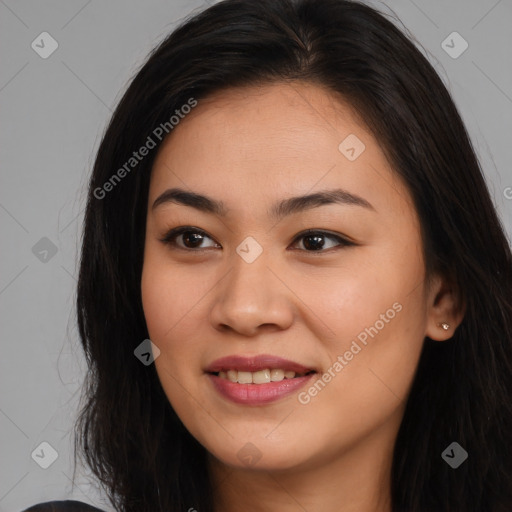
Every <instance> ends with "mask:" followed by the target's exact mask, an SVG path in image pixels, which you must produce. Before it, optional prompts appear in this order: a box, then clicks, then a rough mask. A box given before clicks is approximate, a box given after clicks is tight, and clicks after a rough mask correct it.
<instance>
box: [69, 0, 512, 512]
mask: <svg viewBox="0 0 512 512" xmlns="http://www.w3.org/2000/svg"><path fill="white" fill-rule="evenodd" d="M294 80H301V81H307V82H309V83H313V84H318V85H320V86H322V87H324V88H326V89H327V90H330V91H333V92H335V93H336V94H338V95H339V97H340V99H343V100H345V101H347V102H348V104H350V105H352V106H353V108H354V109H355V111H356V112H358V114H359V115H360V117H361V119H362V120H363V121H364V122H365V123H366V125H367V126H368V128H369V129H370V130H371V132H372V133H373V134H374V136H375V138H376V139H377V141H378V142H379V143H380V144H381V147H382V149H383V151H384V152H385V154H386V156H387V158H388V159H389V161H390V163H391V165H392V167H393V169H394V170H395V172H396V173H397V174H398V175H399V176H400V177H401V179H402V180H403V182H404V183H405V184H406V185H407V187H408V189H409V191H410V193H411V195H412V198H413V200H414V204H415V207H416V209H417V212H418V214H419V217H420V220H421V228H422V237H423V243H424V252H425V261H426V272H427V276H431V275H433V273H434V272H438V273H441V274H442V275H444V276H446V277H447V278H449V279H450V280H451V282H452V283H453V285H454V287H455V289H456V290H458V292H459V296H460V302H461V304H463V306H464V307H465V315H464V319H463V321H462V323H461V325H460V326H459V328H458V329H457V330H456V333H455V335H454V336H453V338H452V339H451V340H450V341H448V342H445V343H439V342H433V341H432V340H429V339H428V338H427V339H426V340H425V343H424V349H423V352H422V355H421V358H420V363H419V366H418V369H417V372H416V375H415V378H414V382H413V385H412V390H411V393H410V396H409V398H408V401H407V405H406V410H405V415H404V418H403V421H402V424H401V427H400V430H399V433H398V437H397V440H396V444H395V450H394V456H393V467H392V488H391V493H392V503H393V511H394V512H430V511H432V512H434V511H435V512H442V511H446V512H448V511H450V512H453V511H454V510H457V511H464V512H470V511H475V512H477V511H478V512H482V511H484V510H485V511H492V512H502V511H505V510H507V511H510V506H511V503H512V489H511V475H512V445H511V438H512V434H511V432H512V400H511V390H512V345H511V333H512V304H511V290H512V257H511V252H510V247H509V244H508V241H507V239H506V237H505V235H504V231H503V228H502V226H501V224H500V221H499V219H498V217H497V215H496V212H495V209H494V206H493V203H492V200H491V198H490V196H489V192H488V190H487V187H486V184H485V181H484V178H483V176H482V172H481V170H480V166H479V163H478V161H477V158H476V156H475V152H474V150H473V147H472V145H471V142H470V139H469V136H468V134H467V132H466V129H465V127H464V125H463V122H462V120H461V118H460V116H459V114H458V112H457V109H456V107H455V105H454V103H453V101H452V99H451V97H450V94H449V93H448V91H447V90H446V88H445V86H444V85H443V83H442V81H441V79H440V78H439V76H438V75H437V74H436V72H435V71H434V69H433V67H432V66H431V65H430V64H429V62H428V61H427V59H426V58H425V57H424V56H423V55H422V53H421V52H420V51H419V50H418V49H417V48H416V47H415V45H414V44H413V42H411V40H410V39H409V38H408V37H406V36H405V35H404V34H403V33H402V31H400V30H399V29H398V28H397V27H396V26H395V25H394V24H393V23H392V22H391V21H389V20H387V19H386V17H385V15H382V14H380V13H378V12H376V11H375V10H374V9H372V8H370V7H368V6H366V5H363V4H360V3H358V2H353V1H347V0H297V1H294V0H258V1H257V2H255V1H252V0H246V1H245V0H227V1H223V2H220V3H217V4H215V5H213V6H212V7H210V8H208V9H207V10H205V11H203V12H201V13H199V14H197V15H195V16H194V17H192V18H191V19H189V20H187V21H186V22H185V23H184V24H182V25H181V26H180V27H178V28H177V29H176V30H175V31H174V32H173V33H172V34H170V35H169V36H168V37H167V38H166V39H165V40H164V41H163V42H162V43H161V44H160V45H159V46H158V47H157V48H156V49H155V50H153V52H152V53H151V55H150V56H149V59H148V60H147V62H146V63H145V64H144V65H143V66H142V68H141V69H140V71H139V72H138V73H137V75H136V76H135V78H134V79H133V81H132V82H131V84H130V86H129V88H128V89H127V91H126V93H125V94H124V96H123V98H122V99H121V101H120V103H119V105H118V107H117V109H116V111H115V113H114V115H113V117H112V120H111V121H110V124H109V126H108V129H107V130H106V133H105V135H104V137H103V140H102V142H101V145H100V147H99V150H98V153H97V158H96V162H95V165H94V170H93V173H92V176H91V180H90V184H89V195H88V201H87V209H86V214H85V221H84V232H83V246H82V254H81V262H80V264H81V266H80V276H79V283H78V295H77V310H78V326H79V332H80V337H81V341H82V344H83V348H84V350H85V354H86V358H87V362H88V365H89V373H88V376H87V380H86V387H85V395H84V396H85V398H86V403H85V405H84V407H83V409H82V411H81V415H80V417H79V421H78V422H77V428H78V431H79V436H77V441H76V443H75V457H76V452H77V451H79V450H81V451H83V454H84V455H85V459H86V461H87V463H88V464H89V465H90V467H91V468H92V470H93V472H94V473H95V475H97V477H98V478H99V479H100V481H101V482H102V483H103V484H104V486H105V487H106V489H107V491H108V493H109V497H110V499H111V501H112V503H113V504H115V506H116V508H118V509H119V510H123V511H126V512H131V511H133V512H135V511H136V512H143V511H148V512H155V511H177V510H187V509H188V508H190V507H194V508H196V509H197V510H199V511H202V512H207V511H212V510H213V504H212V489H211V484H210V479H209V475H208V472H207V464H206V455H207V453H206V450H205V449H204V448H203V447H202V446H201V445H200V444H199V443H198V442H197V441H196V440H195V439H194V438H193V437H192V436H191V435H190V434H189V432H188V431H187V430H186V428H185V427H184V426H183V424H182V423H181V421H180V420H179V418H178V417H177V415H176V414H175V412H174V411H173V409H172V407H171V405H170V404H169V401H168V399H167V398H166V396H165V394H164V392H163V390H162V387H161V385H160V382H159V379H158V376H157V374H156V371H155V368H154V365H150V366H144V365H143V364H141V363H140V361H139V360H138V359H137V358H136V357H134V354H133V352H134V349H135V348H136V347H137V346H138V345H139V344H140V343H141V342H142V341H143V340H144V339H146V338H148V331H147V327H146V323H145V319H144V314H143V309H142V302H141V291H140V283H141V272H142V261H143V248H144V237H145V222H146V207H147V200H148V188H149V179H150V175H151V168H152V165H153V161H154V157H155V155H156V152H157V151H158V146H159V145H160V141H158V143H157V147H156V149H152V150H151V152H150V154H148V156H147V157H146V158H145V159H143V160H142V161H140V162H138V163H137V164H136V168H134V169H133V170H131V172H129V173H128V172H127V173H124V174H126V175H124V174H123V179H122V180H118V181H116V182H115V183H114V184H113V185H112V186H110V187H108V188H109V191H108V194H105V193H104V192H101V193H100V192H98V191H99V190H106V189H107V187H104V184H105V183H107V182H108V181H109V180H112V177H113V175H114V174H115V173H116V170H117V169H120V168H122V167H123V165H125V163H126V162H127V161H128V160H129V159H130V157H132V153H133V151H134V150H137V149H138V148H139V147H141V146H143V145H144V143H145V142H146V140H147V138H148V137H150V136H151V134H152V133H154V130H155V127H158V126H162V125H163V124H164V123H166V122H167V123H168V121H169V116H170V115H172V114H173V113H174V112H175V111H176V109H179V108H180V107H181V106H182V105H184V104H186V103H187V102H188V101H190V98H194V99H195V100H196V101H199V103H200V102H201V99H203V98H205V97H207V96H209V95H211V94H212V93H213V92H214V91H218V90H222V89H227V88H231V87H240V86H244V85H256V84H261V85H264V84H268V83H272V82H291V81H294ZM167 126H169V123H168V124H167ZM168 131H169V130H168ZM171 136H172V135H171ZM162 138H163V137H162ZM125 168H126V167H125ZM118 176H119V174H118ZM110 183H111V184H112V183H113V182H112V181H110ZM461 307H462V306H461ZM453 441H456V442H458V443H459V444H460V445H461V446H462V447H463V448H464V449H465V450H466V451H467V452H468V453H469V458H468V460H467V461H466V462H465V463H464V464H462V465H461V466H460V467H459V468H458V469H456V470H454V469H452V468H451V467H450V466H449V465H448V464H446V462H445V461H444V460H443V459H442V457H441V453H442V452H443V450H444V449H445V448H446V447H447V446H448V445H450V443H452V442H453Z"/></svg>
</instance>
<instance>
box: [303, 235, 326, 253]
mask: <svg viewBox="0 0 512 512" xmlns="http://www.w3.org/2000/svg"><path fill="white" fill-rule="evenodd" d="M308 240H314V242H313V243H309V242H307V241H308ZM323 245H324V244H323V236H322V235H320V236H319V235H309V236H306V237H304V247H305V248H306V249H313V250H317V249H321V248H322V247H323Z"/></svg>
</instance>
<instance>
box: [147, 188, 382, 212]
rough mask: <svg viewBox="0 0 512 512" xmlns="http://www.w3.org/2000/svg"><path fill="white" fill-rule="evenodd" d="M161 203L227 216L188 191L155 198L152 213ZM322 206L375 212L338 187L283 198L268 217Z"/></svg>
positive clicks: (221, 206) (211, 202)
mask: <svg viewBox="0 0 512 512" xmlns="http://www.w3.org/2000/svg"><path fill="white" fill-rule="evenodd" d="M165 203H175V204H181V205H184V206H191V207H192V208H195V209H196V210H199V211H201V212H205V213H210V214H214V215H218V216H220V217H225V216H226V215H227V213H228V209H227V208H226V206H225V205H224V203H223V202H222V201H217V200H215V199H212V198H210V197H208V196H205V195H202V194H198V193H195V192H188V191H186V190H183V189H180V188H170V189H167V190H166V191H165V192H163V193H162V194H160V195H159V196H158V197H157V198H156V199H155V202H154V203H153V206H152V207H151V208H152V210H155V209H156V208H157V207H158V206H160V205H162V204H165ZM325 204H342V205H349V206H361V207H363V208H367V209H368V210H373V211H376V210H375V208H374V207H373V206H372V205H371V204H370V203H369V202H368V201H367V200H366V199H364V198H362V197H360V196H357V195H355V194H351V193H350V192H347V191H346V190H343V189H340V188H338V189H333V190H322V191H320V192H315V193H314V194H308V195H303V196H296V197H290V198H287V199H283V200H282V201H280V202H278V203H276V204H274V205H273V206H272V208H271V209H270V212H269V216H270V217H271V218H273V219H277V220H279V219H281V218H283V217H286V216H288V215H292V214H294V213H298V212H302V211H304V210H309V209H312V208H317V207H318V206H322V205H325Z"/></svg>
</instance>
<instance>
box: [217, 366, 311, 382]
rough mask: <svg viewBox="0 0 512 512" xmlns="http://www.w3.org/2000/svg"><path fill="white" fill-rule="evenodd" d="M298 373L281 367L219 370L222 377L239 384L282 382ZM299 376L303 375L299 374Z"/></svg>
mask: <svg viewBox="0 0 512 512" xmlns="http://www.w3.org/2000/svg"><path fill="white" fill-rule="evenodd" d="M296 375H297V374H296V373H295V372H292V371H289V370H287V371H284V370H280V369H272V370H270V369H265V370H260V371H257V372H241V371H240V372H239V371H237V370H228V371H227V372H226V371H222V372H219V377H220V378H221V379H227V380H229V381H231V382H238V383H239V384H266V383H267V382H280V381H282V380H283V379H293V378H294V377H295V376H296ZM299 376H302V375H301V374H299Z"/></svg>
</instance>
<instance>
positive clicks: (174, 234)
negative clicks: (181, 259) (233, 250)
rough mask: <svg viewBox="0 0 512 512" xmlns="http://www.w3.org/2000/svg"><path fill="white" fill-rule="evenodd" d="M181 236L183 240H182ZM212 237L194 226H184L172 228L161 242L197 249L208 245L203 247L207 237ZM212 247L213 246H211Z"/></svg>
mask: <svg viewBox="0 0 512 512" xmlns="http://www.w3.org/2000/svg"><path fill="white" fill-rule="evenodd" d="M180 238H181V242H180ZM207 238H209V239H210V240H213V239H212V238H210V237H209V236H208V235H207V234H206V233H205V232H204V231H202V230H200V229H198V228H194V227H192V226H182V227H179V228H174V229H171V230H170V231H169V232H168V233H167V234H166V235H165V236H164V238H162V239H161V242H163V243H165V244H169V245H173V246H176V247H178V248H179V249H184V250H191V251H193V250H195V249H203V248H206V247H201V244H202V243H203V242H204V241H205V239H207ZM217 245H218V244H217ZM209 247H212V246H209Z"/></svg>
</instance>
